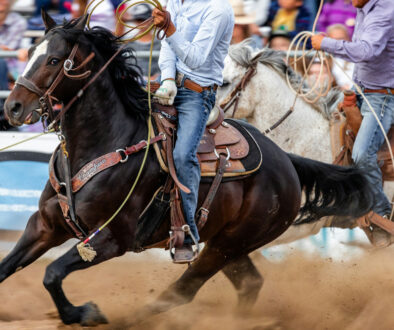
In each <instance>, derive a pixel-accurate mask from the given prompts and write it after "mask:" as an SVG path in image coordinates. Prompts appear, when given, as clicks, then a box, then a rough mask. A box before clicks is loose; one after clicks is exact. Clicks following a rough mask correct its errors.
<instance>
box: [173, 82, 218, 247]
mask: <svg viewBox="0 0 394 330" xmlns="http://www.w3.org/2000/svg"><path fill="white" fill-rule="evenodd" d="M181 86H183V83H182V84H181ZM215 98H216V92H215V91H214V90H213V89H210V90H206V91H203V92H202V93H197V92H194V91H191V90H189V89H186V88H185V87H178V93H177V96H176V98H175V101H174V106H175V107H176V108H177V110H178V129H177V140H176V143H175V148H174V163H175V167H176V173H177V176H178V178H179V181H180V182H181V183H182V184H184V185H185V186H186V187H188V188H189V189H190V190H191V192H190V193H189V194H186V193H184V192H182V191H181V197H182V205H183V212H184V215H185V220H186V222H187V224H188V225H189V226H190V230H191V232H192V234H193V235H194V237H195V238H196V240H197V241H198V240H199V239H200V237H199V235H198V230H197V226H196V223H195V221H194V217H195V213H196V209H197V201H198V188H199V186H200V178H201V173H200V165H199V163H198V160H197V149H198V146H199V144H200V140H201V137H202V135H203V133H204V128H205V125H206V123H207V120H208V116H209V113H210V112H211V110H212V108H213V106H214V105H215ZM185 243H192V241H191V238H190V237H188V236H187V237H186V238H185Z"/></svg>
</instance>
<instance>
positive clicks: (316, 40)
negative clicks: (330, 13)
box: [311, 34, 324, 50]
mask: <svg viewBox="0 0 394 330" xmlns="http://www.w3.org/2000/svg"><path fill="white" fill-rule="evenodd" d="M323 39H324V36H323V35H321V34H315V35H314V36H312V38H311V41H312V47H313V48H314V49H316V50H321V43H322V41H323Z"/></svg>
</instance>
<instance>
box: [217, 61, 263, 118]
mask: <svg viewBox="0 0 394 330" xmlns="http://www.w3.org/2000/svg"><path fill="white" fill-rule="evenodd" d="M256 67H257V64H256V63H255V64H253V65H252V66H251V67H249V69H248V70H247V71H246V72H245V74H244V76H243V77H242V79H241V81H240V82H239V83H238V84H237V85H236V86H235V88H234V89H233V90H232V91H231V93H230V94H229V96H228V97H229V98H230V99H229V100H228V101H227V102H224V103H221V104H220V107H221V108H222V109H223V111H224V112H227V111H228V110H229V109H230V108H231V106H232V105H234V110H233V114H232V115H231V118H234V116H235V113H236V111H237V109H238V104H239V98H240V97H241V95H242V92H243V91H244V90H245V88H246V86H247V85H248V83H249V82H250V80H251V79H252V77H253V76H254V75H255V74H256V72H257V69H256ZM228 97H226V98H228Z"/></svg>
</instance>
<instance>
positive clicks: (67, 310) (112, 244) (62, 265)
mask: <svg viewBox="0 0 394 330" xmlns="http://www.w3.org/2000/svg"><path fill="white" fill-rule="evenodd" d="M92 246H94V249H95V250H96V252H97V256H96V257H95V258H94V260H93V261H92V262H86V261H83V260H82V259H81V256H80V255H79V253H78V250H77V248H76V247H75V246H74V247H72V248H71V249H70V250H69V251H68V252H67V253H66V254H64V255H63V256H62V257H60V258H58V259H56V260H55V261H54V262H52V263H51V264H50V265H49V266H48V267H47V269H46V272H45V277H44V286H45V288H46V289H47V290H48V291H49V293H50V295H51V297H52V299H53V301H54V303H55V305H56V307H57V309H58V311H59V315H60V318H61V319H62V321H63V322H64V323H65V324H72V323H80V324H81V325H84V326H94V325H97V324H100V323H108V321H107V319H106V318H105V316H104V315H103V314H102V313H101V312H100V310H99V308H98V307H97V305H96V304H94V303H92V302H89V303H86V304H85V305H82V306H74V305H72V304H71V303H70V301H69V300H68V299H67V297H66V295H65V294H64V291H63V289H62V281H63V279H64V278H65V277H66V276H67V275H68V274H70V273H71V272H74V271H76V270H80V269H85V268H88V267H90V266H93V265H97V264H99V263H101V262H103V261H106V260H108V259H111V258H113V257H116V256H119V255H121V254H123V252H122V253H119V251H120V249H119V246H118V244H117V242H116V241H115V239H113V237H112V234H111V233H110V232H109V230H103V231H102V232H101V233H100V235H98V236H96V237H95V240H94V242H93V243H92ZM82 287H83V286H82V284H81V288H82Z"/></svg>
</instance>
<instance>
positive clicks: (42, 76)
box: [4, 12, 86, 126]
mask: <svg viewBox="0 0 394 330" xmlns="http://www.w3.org/2000/svg"><path fill="white" fill-rule="evenodd" d="M42 17H43V21H44V24H45V27H46V31H45V36H44V37H43V38H42V39H41V40H40V42H39V43H38V44H36V45H34V46H32V47H31V48H30V49H29V60H28V63H27V65H26V68H25V70H24V71H23V73H22V75H21V76H20V77H19V78H18V80H17V82H16V84H15V87H14V89H13V90H12V91H11V94H10V95H9V97H8V98H7V100H6V103H5V105H4V110H5V115H6V118H7V119H8V121H9V122H10V124H11V125H14V126H20V125H22V124H23V123H27V124H32V123H34V122H37V121H38V120H39V118H40V116H41V115H42V114H43V112H44V111H45V110H44V108H45V106H44V104H43V97H44V96H46V93H47V92H48V90H49V89H50V88H51V87H56V88H54V90H53V91H51V95H49V96H50V97H51V102H52V101H54V100H55V101H57V100H58V101H63V100H64V99H63V98H62V97H64V95H65V89H67V92H68V93H70V92H71V93H72V92H76V91H77V89H76V88H75V87H76V86H74V87H73V86H72V84H70V82H68V84H67V83H66V84H65V83H64V82H63V81H59V84H56V86H53V85H54V81H55V80H56V78H57V77H58V75H59V73H60V72H61V71H62V70H64V67H65V66H66V65H67V63H65V62H66V60H67V59H68V57H69V56H70V53H71V50H72V48H73V46H74V45H73V44H72V42H70V41H69V40H66V39H65V38H64V36H63V35H62V34H61V33H59V32H60V31H61V28H60V27H56V23H55V21H54V20H53V19H52V18H51V17H50V16H49V15H48V14H46V13H45V12H43V13H42ZM85 23H86V18H85V17H83V18H81V19H79V20H78V21H76V22H75V25H74V26H73V30H74V33H75V34H78V31H79V32H80V33H82V32H83V29H84V27H85ZM79 52H80V51H79ZM78 56H84V55H83V54H79V55H78ZM62 80H63V79H62ZM74 85H75V83H74ZM70 89H71V90H70ZM66 94H67V93H66Z"/></svg>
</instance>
